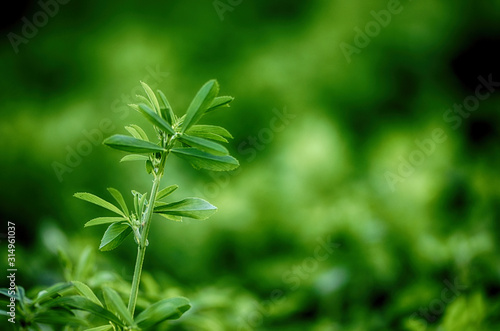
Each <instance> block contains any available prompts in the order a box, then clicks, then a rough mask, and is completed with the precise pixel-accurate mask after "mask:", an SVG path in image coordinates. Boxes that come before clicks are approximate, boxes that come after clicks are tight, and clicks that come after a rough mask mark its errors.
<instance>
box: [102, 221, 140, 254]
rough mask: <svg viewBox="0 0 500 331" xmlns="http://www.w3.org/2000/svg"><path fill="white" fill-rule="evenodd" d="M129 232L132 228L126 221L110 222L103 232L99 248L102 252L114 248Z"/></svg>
mask: <svg viewBox="0 0 500 331" xmlns="http://www.w3.org/2000/svg"><path fill="white" fill-rule="evenodd" d="M130 232H132V228H131V227H130V226H129V225H128V224H126V223H113V224H111V225H110V226H109V227H108V228H107V230H106V232H104V236H103V237H102V239H101V245H99V249H100V250H101V251H103V252H105V251H110V250H113V249H115V248H116V247H118V246H120V244H121V243H122V242H123V241H124V240H125V238H127V236H128V235H129V234H130Z"/></svg>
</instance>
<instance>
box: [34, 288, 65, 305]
mask: <svg viewBox="0 0 500 331" xmlns="http://www.w3.org/2000/svg"><path fill="white" fill-rule="evenodd" d="M71 286H73V284H71V283H57V284H54V285H52V286H51V287H49V288H47V289H45V290H42V291H40V292H38V295H37V297H36V298H35V299H34V300H33V304H37V303H41V302H43V301H44V300H48V299H51V298H52V297H53V296H55V295H58V293H59V292H61V291H64V290H66V289H68V288H70V287H71Z"/></svg>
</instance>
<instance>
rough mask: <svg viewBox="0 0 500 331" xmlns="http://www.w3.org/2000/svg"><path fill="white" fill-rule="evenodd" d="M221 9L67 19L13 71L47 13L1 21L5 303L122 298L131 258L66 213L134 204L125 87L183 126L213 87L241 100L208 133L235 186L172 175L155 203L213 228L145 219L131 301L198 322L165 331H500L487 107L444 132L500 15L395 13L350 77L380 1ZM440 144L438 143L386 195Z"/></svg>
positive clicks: (209, 4)
mask: <svg viewBox="0 0 500 331" xmlns="http://www.w3.org/2000/svg"><path fill="white" fill-rule="evenodd" d="M220 2H222V3H224V4H226V5H227V6H229V7H230V8H231V10H227V11H225V12H224V13H223V14H222V18H223V20H221V12H220V9H216V7H214V2H213V1H198V2H195V1H179V0H177V1H163V2H146V3H139V2H135V1H127V0H125V1H120V2H116V1H111V2H110V1H101V2H99V1H86V2H77V1H70V2H68V3H67V4H64V5H62V4H61V5H59V8H58V12H57V14H56V15H54V17H50V18H49V19H48V21H47V23H46V24H45V25H44V26H42V27H39V28H38V31H37V33H36V35H35V36H34V37H33V38H29V39H28V42H27V43H26V44H20V45H19V51H18V53H16V52H14V49H13V47H12V45H11V43H10V42H9V39H8V37H7V35H8V34H9V33H10V32H13V33H16V34H17V35H21V34H22V29H23V25H24V24H25V21H23V20H22V19H21V18H22V17H26V18H27V19H28V20H29V21H32V20H33V16H34V15H35V14H36V13H37V12H39V11H40V10H41V7H40V4H39V3H38V2H36V1H31V2H22V1H21V2H19V3H18V4H17V5H16V6H17V7H16V8H15V9H13V10H12V11H11V12H9V13H8V15H9V17H8V18H6V19H4V20H3V25H2V33H3V35H4V38H3V39H2V42H1V44H0V70H1V72H2V77H3V79H2V80H0V91H1V93H2V98H1V99H0V106H1V107H0V109H1V110H0V150H1V152H2V171H1V172H0V180H1V183H2V188H3V190H2V193H1V200H0V201H1V202H0V203H1V205H0V215H1V219H2V222H3V224H5V225H4V229H2V230H1V231H2V233H3V237H2V252H1V256H2V261H6V254H7V253H6V248H5V247H6V245H5V244H4V243H5V240H4V238H5V232H6V227H7V225H6V223H7V221H11V222H15V223H16V227H17V245H16V254H17V256H16V258H17V265H18V270H19V271H18V273H17V282H18V284H19V285H22V286H24V288H26V290H27V294H28V295H29V296H32V295H34V294H36V293H37V291H39V290H40V289H42V288H45V287H48V286H50V285H52V284H54V283H56V282H59V281H64V280H65V279H66V280H70V279H71V280H75V279H76V280H82V281H86V282H88V283H89V284H91V285H92V286H94V287H97V288H98V287H100V286H102V285H103V284H109V285H112V286H113V287H114V288H115V289H117V290H118V291H120V290H123V291H125V290H126V289H127V288H129V286H128V285H127V284H128V283H129V282H130V281H131V279H132V271H131V270H132V266H133V263H134V260H135V247H134V245H130V247H126V246H122V247H120V248H119V249H118V251H116V252H113V253H112V254H113V255H110V254H107V253H97V254H95V252H96V251H97V247H98V244H99V239H100V236H99V233H100V232H101V231H100V229H83V224H84V223H85V222H86V221H88V220H89V219H91V218H93V217H96V216H98V213H99V212H100V211H99V210H98V208H97V207H96V208H94V207H92V206H87V205H85V204H81V203H78V201H76V199H74V198H73V197H72V194H73V193H74V192H76V191H86V192H93V193H95V194H97V195H104V194H105V186H103V185H102V183H104V182H105V183H109V186H112V187H116V188H118V189H120V190H122V191H127V190H132V189H135V190H138V191H146V190H147V188H146V187H144V185H143V183H144V182H145V175H138V174H142V173H144V171H143V169H142V168H140V167H139V166H138V165H137V166H136V165H130V164H118V160H119V159H120V157H121V156H122V155H121V154H120V153H118V152H116V153H114V152H109V151H108V150H106V147H104V146H103V145H102V144H101V141H102V139H103V138H104V137H106V136H109V135H111V134H112V133H122V134H123V133H125V132H124V131H123V130H122V129H121V128H122V127H123V125H127V124H130V123H133V122H136V121H141V120H142V119H140V115H139V114H135V113H134V112H133V111H131V110H129V109H128V108H127V107H126V104H127V103H129V102H130V101H131V99H132V97H133V96H134V95H135V94H136V93H140V90H139V89H140V84H139V81H140V80H143V81H145V82H147V83H148V84H150V85H151V86H152V87H153V88H161V89H162V90H163V91H165V93H166V94H167V95H168V97H169V100H170V102H171V104H172V106H173V108H174V111H175V110H176V109H177V113H182V112H183V111H184V110H185V109H186V108H187V106H188V103H189V101H190V100H191V98H192V97H193V96H194V94H195V93H196V91H197V89H198V87H199V86H200V85H201V84H202V83H203V82H205V81H207V80H208V79H211V78H217V79H218V80H219V82H220V85H221V86H222V90H221V94H229V95H232V96H235V98H236V99H235V101H234V102H233V105H232V107H231V108H230V109H228V110H227V111H224V113H221V114H213V115H210V116H212V119H213V122H217V123H221V124H222V125H223V126H224V127H227V128H228V129H229V130H230V131H231V132H232V133H233V136H234V137H235V139H234V140H233V141H232V142H231V144H232V145H231V146H230V149H231V152H232V154H233V155H235V156H236V157H237V158H238V159H240V162H241V169H240V170H236V171H235V172H233V173H229V174H214V173H211V172H203V173H202V174H201V175H199V174H197V172H195V171H194V170H193V171H190V170H184V168H181V167H180V166H181V165H180V163H179V164H178V163H176V162H175V160H172V161H173V162H172V163H171V167H170V169H173V170H171V172H170V173H169V174H167V176H166V177H165V180H164V184H163V185H165V186H166V185H169V184H172V183H174V182H175V183H179V184H180V189H179V191H182V192H181V194H183V195H184V196H189V195H193V196H194V195H196V196H202V197H205V198H207V199H209V200H210V201H211V202H212V203H213V204H214V205H216V206H217V207H218V208H219V212H218V213H217V214H216V215H215V216H214V217H212V218H211V219H210V220H208V221H204V222H199V221H197V222H195V221H191V222H190V221H185V222H182V223H174V222H170V223H168V222H165V221H162V220H160V219H155V221H156V222H153V225H152V233H151V235H150V237H151V238H150V242H151V245H150V247H149V249H148V255H147V257H146V261H145V269H146V270H148V272H149V273H148V274H147V275H146V277H145V278H144V281H143V284H142V287H141V290H142V291H144V292H145V293H146V296H147V297H149V298H150V299H151V301H155V300H158V299H160V298H164V297H171V296H179V295H182V296H187V297H189V298H190V299H191V300H192V304H193V308H192V309H191V310H190V311H189V312H188V313H187V314H186V315H185V316H183V317H182V318H181V319H179V320H178V321H176V322H175V323H174V324H169V325H166V324H165V325H163V327H164V328H165V329H172V330H252V329H256V330H290V331H291V330H314V331H336V330H348V331H351V330H352V331H355V330H409V331H421V330H498V329H499V328H500V319H499V316H498V311H499V304H500V300H499V292H500V268H499V265H500V257H499V253H500V247H499V244H498V242H499V237H500V235H499V233H500V231H499V230H500V227H499V221H500V208H499V206H500V204H499V202H500V194H499V193H500V189H499V188H500V180H499V176H498V169H499V168H500V150H499V148H500V145H499V144H498V142H499V138H500V137H499V136H500V132H499V129H498V128H499V124H500V123H499V122H500V117H499V115H498V109H499V106H500V97H499V93H498V91H494V92H492V93H491V94H490V96H489V97H488V98H486V99H485V100H481V101H480V102H479V104H478V106H477V108H476V109H475V111H471V112H469V111H466V112H465V115H460V113H454V114H455V116H459V118H456V119H455V120H454V121H453V122H452V121H451V120H450V119H449V118H448V120H447V118H446V116H445V113H446V112H447V110H448V109H452V108H453V107H454V104H459V105H460V104H463V103H464V102H466V101H465V100H467V99H466V98H467V97H468V96H474V94H475V91H476V87H477V86H479V84H480V83H481V82H480V81H479V80H478V77H479V76H482V77H483V78H485V79H486V78H487V77H488V76H489V75H492V80H493V81H495V82H499V81H500V68H499V66H500V65H499V63H500V62H499V61H498V59H499V58H500V56H499V55H500V54H499V52H500V51H499V50H500V47H499V46H500V24H499V23H498V22H500V1H498V0H492V1H487V2H473V1H472V0H463V1H455V2H435V1H431V0H421V1H401V2H400V5H401V6H402V8H403V9H402V11H401V12H400V13H398V14H395V15H392V16H391V22H390V23H389V24H387V26H385V27H381V28H380V31H379V32H378V33H377V34H375V35H374V36H373V37H370V42H369V44H368V45H367V46H366V47H363V48H360V52H359V53H354V54H352V56H351V58H350V60H351V61H350V63H349V62H348V61H347V58H346V57H345V55H344V52H343V51H342V48H341V47H340V45H341V44H342V43H348V44H350V45H354V43H355V38H356V35H357V32H356V30H355V28H356V27H358V28H359V29H361V30H364V29H365V27H366V26H367V23H369V22H372V21H374V20H375V19H374V16H373V13H371V11H375V12H380V11H381V10H384V9H386V8H388V4H389V3H390V1H389V2H388V1H382V0H380V1H379V0H376V1H375V0H373V1H363V2H361V1H349V2H348V1H319V0H315V1H282V0H268V1H263V0H262V1H241V2H240V3H239V4H238V5H230V3H238V1H232V2H231V1H226V0H221V1H220ZM218 10H219V12H218ZM210 121H212V120H210ZM453 124H457V125H453ZM436 129H440V130H442V132H443V134H444V135H445V136H446V137H447V139H446V140H445V141H444V142H442V143H435V145H434V149H433V150H432V152H430V153H428V154H424V153H423V152H421V155H424V157H423V160H422V161H421V162H420V161H418V166H415V164H414V162H413V164H410V168H413V170H412V171H410V172H411V175H408V176H401V175H400V172H399V171H400V170H398V169H399V168H400V167H401V165H402V164H403V163H405V162H411V161H409V160H411V155H412V153H413V155H414V156H415V155H416V154H415V153H414V152H415V151H418V150H420V147H419V145H418V143H417V142H416V140H417V141H418V142H420V143H421V142H428V139H431V138H432V137H433V132H434V131H435V130H436ZM82 154H85V155H82ZM413 159H414V160H415V158H413ZM405 160H406V161H405ZM169 161H170V160H169ZM54 162H57V163H59V164H61V165H65V166H67V167H68V168H64V169H66V170H67V171H65V172H63V173H62V174H61V173H59V176H58V175H57V172H56V171H55V170H54V164H55V163H54ZM180 169H183V171H181V170H180ZM407 170H408V169H407ZM410 170H411V169H410ZM388 171H389V172H391V173H393V174H396V175H399V176H400V177H401V181H400V182H397V183H396V184H394V185H391V182H390V181H388V179H387V172H388ZM403 171H404V170H403ZM60 179H61V180H60ZM391 188H394V190H392V189H391ZM130 240H132V239H131V238H130ZM86 247H91V249H90V250H86V249H87V248H86ZM325 247H326V248H325ZM82 252H84V253H82ZM82 254H84V255H85V254H87V255H88V254H92V257H89V256H87V257H86V258H85V257H84V258H82V257H81V255H82ZM117 255H118V257H117ZM90 258H92V259H94V258H95V262H90V261H88V260H86V259H90ZM82 259H83V261H87V262H85V263H84V264H85V265H82V263H83V262H78V261H82ZM450 284H451V285H450ZM3 286H4V285H1V286H0V287H3ZM450 287H452V288H453V289H454V290H453V289H450ZM443 293H444V294H443ZM146 304H147V302H142V303H139V306H140V307H142V308H144V307H145V305H146ZM141 305H142V306H141ZM4 322H5V321H4V320H2V321H1V322H0V326H3V325H5V324H4ZM2 329H3V327H2Z"/></svg>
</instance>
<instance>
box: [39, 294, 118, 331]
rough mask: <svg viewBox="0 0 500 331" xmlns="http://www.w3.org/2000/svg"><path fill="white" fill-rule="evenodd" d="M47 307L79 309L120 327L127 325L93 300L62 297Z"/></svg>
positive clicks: (49, 303) (80, 297)
mask: <svg viewBox="0 0 500 331" xmlns="http://www.w3.org/2000/svg"><path fill="white" fill-rule="evenodd" d="M46 306H48V307H58V306H67V307H70V308H72V309H78V310H83V311H86V312H89V313H92V314H94V315H97V316H99V317H102V318H104V319H106V320H108V321H111V322H113V323H116V324H118V325H120V326H125V324H124V323H123V322H122V321H121V320H120V319H119V318H118V317H116V316H115V314H113V313H112V312H110V311H109V310H107V309H105V308H103V307H101V306H99V305H98V304H96V303H95V302H93V301H92V300H89V299H87V298H85V297H82V296H69V297H68V296H66V297H61V298H57V299H54V300H51V301H49V302H48V303H47V304H46Z"/></svg>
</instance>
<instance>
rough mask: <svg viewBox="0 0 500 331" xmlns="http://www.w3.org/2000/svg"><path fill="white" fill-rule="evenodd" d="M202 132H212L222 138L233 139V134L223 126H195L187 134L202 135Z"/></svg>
mask: <svg viewBox="0 0 500 331" xmlns="http://www.w3.org/2000/svg"><path fill="white" fill-rule="evenodd" d="M200 132H210V133H214V134H216V135H219V136H222V137H226V138H233V136H232V135H231V133H229V131H227V130H226V129H224V128H223V127H222V126H217V125H205V124H197V125H193V126H192V127H191V128H190V129H189V130H188V131H186V133H187V134H193V133H200Z"/></svg>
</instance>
